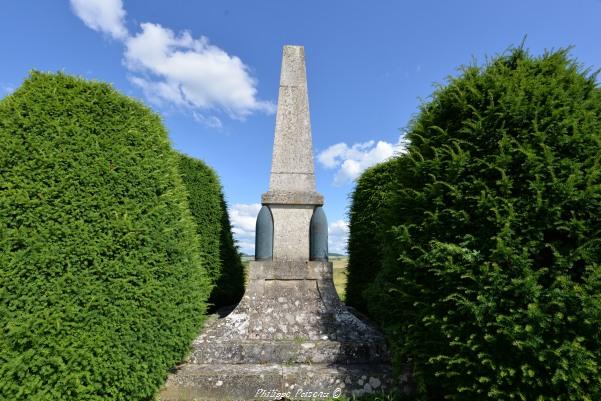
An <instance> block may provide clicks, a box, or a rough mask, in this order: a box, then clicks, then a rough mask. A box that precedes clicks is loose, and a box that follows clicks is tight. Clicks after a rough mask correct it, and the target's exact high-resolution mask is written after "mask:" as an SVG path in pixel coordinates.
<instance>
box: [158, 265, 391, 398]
mask: <svg viewBox="0 0 601 401" xmlns="http://www.w3.org/2000/svg"><path fill="white" fill-rule="evenodd" d="M390 388H391V370H390V366H389V364H388V352H387V350H386V344H385V341H384V338H383V337H382V335H381V334H380V333H379V332H378V331H377V330H376V329H375V328H374V327H373V326H372V325H371V324H370V323H369V322H367V321H366V320H364V319H361V318H359V317H357V316H355V315H354V314H353V313H351V312H350V311H349V310H347V308H346V307H344V305H342V304H341V303H340V300H339V298H338V295H337V293H336V290H335V288H334V285H333V281H332V264H331V263H330V262H312V261H309V262H278V261H265V262H251V265H250V277H249V284H248V288H247V290H246V293H245V295H244V298H243V299H242V301H241V302H240V304H239V305H238V306H237V307H236V309H235V310H234V311H233V312H232V313H230V314H229V315H228V316H226V317H225V318H222V319H219V320H217V321H216V322H214V323H213V324H212V325H210V326H209V327H207V328H206V329H205V331H204V333H203V334H202V335H201V336H200V337H198V338H197V339H196V341H194V344H193V346H192V352H191V354H190V356H189V357H188V360H187V361H186V363H184V364H182V365H180V366H178V367H177V369H176V371H175V372H174V373H173V374H171V375H170V376H169V378H168V380H167V383H166V385H165V388H164V389H163V391H162V392H161V394H160V397H161V400H164V401H180V400H227V399H233V400H238V399H241V400H250V399H278V398H282V397H285V398H291V399H310V398H328V397H330V398H331V397H334V396H336V395H346V396H353V395H355V396H356V395H361V394H364V393H372V392H380V391H386V390H390ZM316 392H317V393H319V392H321V393H323V394H325V393H329V395H328V396H325V397H319V396H313V395H315V394H314V393H316ZM303 394H304V395H305V396H303ZM278 395H279V396H278Z"/></svg>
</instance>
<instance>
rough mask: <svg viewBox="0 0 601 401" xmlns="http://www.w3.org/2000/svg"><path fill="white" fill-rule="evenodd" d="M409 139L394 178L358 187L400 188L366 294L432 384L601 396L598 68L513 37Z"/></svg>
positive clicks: (503, 394) (461, 394)
mask: <svg viewBox="0 0 601 401" xmlns="http://www.w3.org/2000/svg"><path fill="white" fill-rule="evenodd" d="M407 138H408V140H409V142H410V143H409V146H408V151H407V153H406V154H404V155H402V156H400V157H397V158H396V159H394V160H393V161H392V162H390V163H389V164H388V167H387V170H388V173H387V175H386V176H387V177H392V181H391V182H390V183H388V184H386V185H384V184H382V183H381V184H379V185H381V186H383V187H384V188H386V191H387V192H386V193H384V194H378V193H377V188H376V189H375V191H376V194H356V195H355V199H357V198H361V197H367V198H372V199H381V198H386V199H388V200H387V201H386V202H385V204H384V205H383V206H382V207H380V208H379V209H378V212H377V213H376V214H377V215H381V216H385V217H377V218H375V220H376V221H388V224H387V225H386V226H385V227H382V228H381V231H380V232H378V233H375V232H374V233H372V234H373V235H374V236H376V237H377V238H378V239H379V240H378V241H377V242H378V243H380V244H381V246H380V248H379V250H378V252H380V253H381V254H382V255H383V257H382V260H381V263H380V265H379V266H376V267H375V268H376V269H377V270H378V271H379V272H378V274H377V277H376V278H375V280H374V281H372V282H371V283H369V284H368V288H367V290H366V291H365V292H364V295H365V298H366V300H367V304H368V310H369V312H370V314H371V315H372V316H373V317H374V318H375V319H376V320H377V321H378V322H379V323H380V324H381V325H382V326H383V327H384V329H385V331H386V333H387V334H388V335H389V340H390V343H391V346H392V350H393V352H394V356H395V363H396V364H397V366H399V365H401V364H402V363H405V362H409V363H410V364H411V365H412V368H413V371H414V375H415V381H416V386H417V393H418V398H420V399H423V400H441V399H449V400H466V401H467V400H469V401H472V400H536V401H542V400H554V401H558V400H599V399H601V298H600V295H599V294H601V167H600V164H601V89H600V88H599V86H598V84H597V77H596V75H595V74H590V73H589V72H588V71H586V70H583V69H582V68H581V67H580V66H579V65H578V64H577V63H576V62H575V61H574V60H573V59H571V58H570V57H569V55H568V52H567V51H566V50H560V51H555V52H548V53H546V54H544V55H542V56H540V57H533V56H531V55H530V54H529V53H528V52H527V51H525V50H524V49H522V48H518V49H514V50H512V51H510V52H508V53H506V54H504V55H501V56H499V57H496V58H494V59H492V60H490V61H489V62H488V63H487V64H486V65H484V66H476V65H473V66H468V67H464V68H463V69H462V71H461V74H460V75H459V76H458V77H456V78H451V79H450V81H449V82H448V84H447V85H445V86H441V87H439V88H438V89H437V90H436V91H435V92H434V94H433V96H432V98H431V100H430V101H429V102H428V103H426V104H424V105H423V106H422V108H421V111H420V113H419V115H418V116H417V117H416V118H415V119H414V121H413V122H412V123H411V126H410V129H409V132H408V135H407ZM368 174H369V173H368ZM360 182H361V181H360ZM359 188H361V187H359ZM372 188H373V187H372ZM370 190H372V189H370ZM352 213H353V214H351V216H353V215H354V214H357V215H361V216H367V217H365V218H366V219H369V218H370V217H369V216H370V215H372V214H374V212H373V211H372V210H366V209H360V208H359V207H358V206H354V209H353V211H352ZM361 218H363V217H361ZM361 218H359V217H355V219H357V221H359V220H361ZM352 230H353V226H351V238H352V237H353V235H355V233H353V231H352ZM361 235H362V236H364V237H367V236H368V235H367V234H361ZM372 243H374V242H373V241H372ZM351 245H353V244H351ZM353 246H354V247H355V248H356V249H353ZM353 246H352V247H351V249H350V253H351V258H352V257H353V254H354V253H356V252H357V249H358V247H359V246H360V244H359V243H357V244H356V245H353ZM350 277H351V278H352V277H353V275H352V272H351V276H350Z"/></svg>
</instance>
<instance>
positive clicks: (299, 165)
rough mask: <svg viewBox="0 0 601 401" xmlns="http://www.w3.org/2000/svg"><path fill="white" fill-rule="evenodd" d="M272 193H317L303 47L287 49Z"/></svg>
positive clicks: (274, 147) (284, 57) (278, 119)
mask: <svg viewBox="0 0 601 401" xmlns="http://www.w3.org/2000/svg"><path fill="white" fill-rule="evenodd" d="M269 190H270V191H272V192H277V191H299V192H303V191H304V192H314V191H315V176H314V172H313V145H312V140H311V121H310V119H309V97H308V95H307V78H306V71H305V50H304V48H303V47H302V46H284V54H283V57H282V70H281V74H280V93H279V97H278V110H277V115H276V125H275V139H274V145H273V158H272V162H271V179H270V182H269Z"/></svg>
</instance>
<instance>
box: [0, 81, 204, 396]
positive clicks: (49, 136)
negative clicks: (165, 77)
mask: <svg viewBox="0 0 601 401" xmlns="http://www.w3.org/2000/svg"><path fill="white" fill-rule="evenodd" d="M0 149H1V153H0V216H1V218H0V330H2V334H1V335H0V399H4V400H31V401H38V400H52V401H57V400H127V401H131V400H142V399H150V397H152V396H153V394H154V393H155V391H156V390H157V389H158V387H159V386H160V385H161V384H162V383H163V381H164V379H165V377H166V374H167V370H168V369H169V368H171V367H172V366H174V365H175V364H176V363H177V362H178V361H179V360H181V359H182V357H183V356H184V353H185V352H186V351H187V350H188V347H189V344H190V343H191V341H192V339H193V338H194V337H195V336H196V335H197V334H198V331H199V329H200V325H201V323H202V321H203V315H204V312H205V308H206V300H207V297H208V295H209V292H210V289H211V284H210V280H209V278H208V275H207V272H206V270H205V269H204V267H203V265H202V259H201V257H200V253H199V249H198V242H197V241H194V238H195V229H196V228H195V224H194V222H193V219H192V216H191V214H190V212H189V210H188V206H187V200H186V191H185V187H184V185H183V183H182V182H181V178H180V176H179V173H178V166H177V158H176V156H175V155H174V152H173V150H172V149H171V146H170V143H169V140H168V138H167V133H166V132H165V129H164V128H163V126H162V123H161V121H160V119H159V117H158V116H157V115H155V114H154V113H152V112H150V111H149V110H148V109H147V108H146V107H144V106H143V105H141V104H140V103H138V102H136V101H134V100H132V99H129V98H127V97H125V96H123V95H120V94H119V93H117V92H116V91H115V90H113V89H112V88H111V86H109V85H107V84H103V83H97V82H89V81H84V80H82V79H78V78H74V77H70V76H67V75H64V74H45V73H39V72H34V73H32V74H31V76H30V77H29V78H28V79H27V80H26V81H25V83H24V84H23V85H22V86H21V87H20V88H19V89H18V90H17V91H15V92H14V93H13V94H12V95H10V96H8V97H6V98H4V99H3V100H2V101H0Z"/></svg>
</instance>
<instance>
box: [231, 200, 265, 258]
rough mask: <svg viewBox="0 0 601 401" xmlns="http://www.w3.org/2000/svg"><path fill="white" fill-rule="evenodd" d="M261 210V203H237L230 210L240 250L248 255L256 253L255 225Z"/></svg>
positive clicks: (233, 229)
mask: <svg viewBox="0 0 601 401" xmlns="http://www.w3.org/2000/svg"><path fill="white" fill-rule="evenodd" d="M259 210H261V205H260V204H259V203H251V204H243V203H236V204H234V205H233V206H231V207H230V210H229V214H230V221H231V223H232V232H233V233H234V238H236V241H237V242H238V245H239V246H240V250H241V251H242V252H244V253H245V254H247V255H254V253H255V224H256V221H257V215H258V214H259Z"/></svg>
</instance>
